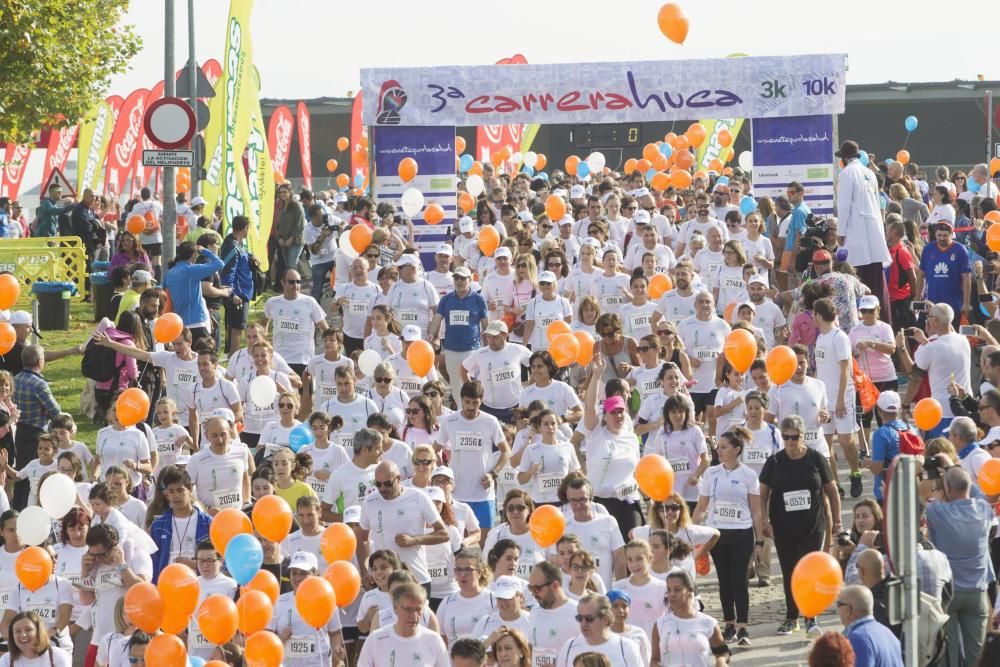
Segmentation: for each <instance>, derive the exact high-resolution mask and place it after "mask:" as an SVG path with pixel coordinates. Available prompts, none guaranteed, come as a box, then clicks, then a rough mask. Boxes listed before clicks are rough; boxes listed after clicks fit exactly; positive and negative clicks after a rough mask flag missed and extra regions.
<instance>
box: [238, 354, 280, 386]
mask: <svg viewBox="0 0 1000 667" xmlns="http://www.w3.org/2000/svg"><path fill="white" fill-rule="evenodd" d="M271 368H273V369H274V370H276V371H278V372H281V373H284V374H285V375H291V374H292V367H291V366H289V365H288V362H287V361H285V358H284V357H283V356H281V355H280V354H278V353H277V352H272V353H271ZM256 374H257V370H256V368H255V366H254V363H253V357H252V356H250V350H249V349H248V348H245V347H244V348H240V349H239V350H236V351H235V352H233V354H232V355H231V356H230V357H229V362H228V363H227V364H226V379H227V380H228V379H232V380H233V381H234V382H236V383H237V384H239V381H240V380H246V381H247V382H249V381H250V380H252V379H253V376H254V375H256ZM285 386H289V385H285Z"/></svg>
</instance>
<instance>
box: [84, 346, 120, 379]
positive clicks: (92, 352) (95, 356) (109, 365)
mask: <svg viewBox="0 0 1000 667" xmlns="http://www.w3.org/2000/svg"><path fill="white" fill-rule="evenodd" d="M117 355H118V353H117V352H115V351H114V350H112V349H111V348H110V347H103V346H101V345H98V344H97V343H95V342H94V341H90V342H88V343H87V346H86V347H85V348H83V359H81V360H80V373H81V374H82V375H83V377H85V378H88V379H90V380H94V381H95V382H110V381H111V380H114V379H115V378H117V377H118V374H119V373H120V372H121V369H122V366H124V364H116V363H115V361H117V359H116V357H117Z"/></svg>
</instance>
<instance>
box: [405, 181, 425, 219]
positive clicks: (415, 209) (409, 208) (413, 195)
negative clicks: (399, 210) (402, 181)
mask: <svg viewBox="0 0 1000 667" xmlns="http://www.w3.org/2000/svg"><path fill="white" fill-rule="evenodd" d="M399 205H400V206H402V207H403V213H405V214H406V215H407V216H409V217H411V218H412V217H413V216H415V215H416V214H417V213H420V210H421V209H422V208H423V207H424V193H422V192H421V191H420V190H418V189H416V188H407V189H406V190H404V191H403V196H402V197H400V199H399Z"/></svg>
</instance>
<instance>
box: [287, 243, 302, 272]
mask: <svg viewBox="0 0 1000 667" xmlns="http://www.w3.org/2000/svg"><path fill="white" fill-rule="evenodd" d="M304 247H305V246H303V245H302V244H301V243H300V244H298V245H290V246H288V247H287V248H285V271H287V270H288V269H295V270H298V266H299V257H300V256H301V255H302V248H304Z"/></svg>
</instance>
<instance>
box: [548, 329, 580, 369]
mask: <svg viewBox="0 0 1000 667" xmlns="http://www.w3.org/2000/svg"><path fill="white" fill-rule="evenodd" d="M549 353H550V354H551V355H552V360H553V361H555V362H556V366H558V367H559V368H565V367H566V366H569V365H570V364H572V363H573V362H575V361H576V358H577V357H578V356H580V341H578V340H577V339H576V336H574V335H573V334H571V333H563V334H559V335H558V336H556V337H555V338H554V339H553V340H552V342H551V343H550V344H549Z"/></svg>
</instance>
